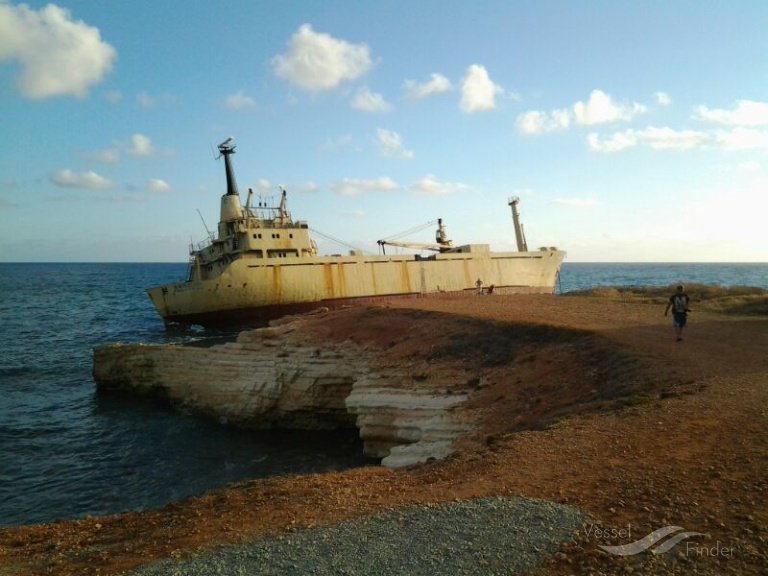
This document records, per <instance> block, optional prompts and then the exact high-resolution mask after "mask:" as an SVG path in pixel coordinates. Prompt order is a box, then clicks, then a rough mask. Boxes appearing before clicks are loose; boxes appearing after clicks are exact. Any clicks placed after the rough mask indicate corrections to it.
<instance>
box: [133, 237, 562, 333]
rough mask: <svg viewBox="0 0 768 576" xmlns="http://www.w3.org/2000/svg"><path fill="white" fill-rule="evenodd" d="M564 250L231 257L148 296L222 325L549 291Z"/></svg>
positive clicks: (164, 309)
mask: <svg viewBox="0 0 768 576" xmlns="http://www.w3.org/2000/svg"><path fill="white" fill-rule="evenodd" d="M564 257H565V252H562V251H559V250H542V251H539V252H496V253H494V252H484V253H444V254H438V255H436V256H435V257H432V258H430V259H422V258H418V257H416V256H414V255H412V254H409V255H395V256H362V255H354V256H327V257H307V258H293V259H290V262H286V261H285V260H283V261H280V262H275V261H274V260H272V261H269V260H267V261H266V262H269V263H266V262H265V259H257V258H250V257H248V255H247V254H246V255H244V256H243V257H241V258H239V259H237V260H235V261H233V262H232V263H231V264H229V266H227V268H226V269H224V270H223V271H222V273H221V274H220V275H219V276H217V277H216V278H213V279H209V280H201V281H191V282H182V283H178V284H168V285H166V286H158V287H154V288H150V289H149V290H148V293H149V296H150V298H151V300H152V302H153V304H154V305H155V307H156V308H157V310H158V312H159V313H160V315H161V316H162V317H163V319H164V320H165V321H166V322H179V323H186V324H201V325H203V326H216V325H226V324H232V323H237V322H247V321H252V320H259V319H261V320H266V319H269V318H274V317H277V316H281V315H283V314H286V313H291V312H295V311H301V310H308V309H311V308H314V307H317V306H330V307H333V306H336V305H339V304H341V303H348V302H350V301H355V300H364V301H365V300H369V299H373V298H383V297H393V296H413V295H428V294H434V293H444V292H461V291H465V290H470V291H471V290H475V289H476V287H475V285H476V282H477V280H478V279H479V280H481V281H482V283H483V286H484V287H485V288H488V287H489V286H491V285H493V286H494V291H495V292H499V293H510V292H541V293H551V292H553V291H554V287H555V283H556V281H557V276H558V273H559V270H560V265H561V264H562V261H563V258H564Z"/></svg>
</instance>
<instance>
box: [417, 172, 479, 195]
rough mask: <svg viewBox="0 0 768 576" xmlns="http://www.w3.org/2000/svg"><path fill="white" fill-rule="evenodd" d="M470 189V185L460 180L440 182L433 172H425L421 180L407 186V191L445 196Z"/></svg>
mask: <svg viewBox="0 0 768 576" xmlns="http://www.w3.org/2000/svg"><path fill="white" fill-rule="evenodd" d="M467 190H470V187H469V186H467V185H466V184H462V183H460V182H440V181H439V180H438V179H437V177H436V176H435V175H434V174H427V175H426V176H424V177H423V178H422V179H421V180H419V181H417V182H414V183H413V184H411V185H410V186H408V192H411V193H412V194H421V195H425V196H446V195H448V194H455V193H456V192H464V191H467Z"/></svg>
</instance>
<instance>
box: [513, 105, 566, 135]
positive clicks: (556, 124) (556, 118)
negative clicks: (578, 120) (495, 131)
mask: <svg viewBox="0 0 768 576" xmlns="http://www.w3.org/2000/svg"><path fill="white" fill-rule="evenodd" d="M570 125H571V114H570V112H569V111H568V110H566V109H561V110H552V111H551V112H541V111H539V110H532V111H530V112H525V113H523V114H520V115H519V116H518V117H517V129H518V130H519V131H520V132H522V133H523V134H544V133H545V132H559V131H562V130H566V129H567V128H568V127H569V126H570Z"/></svg>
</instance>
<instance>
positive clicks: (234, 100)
mask: <svg viewBox="0 0 768 576" xmlns="http://www.w3.org/2000/svg"><path fill="white" fill-rule="evenodd" d="M255 105H256V101H255V100H254V99H253V98H251V97H250V96H246V94H245V92H243V91H242V90H238V91H237V92H236V93H235V94H231V95H229V96H227V97H226V99H225V100H224V106H226V107H227V108H229V109H230V110H244V109H245V108H253V107H254V106H255Z"/></svg>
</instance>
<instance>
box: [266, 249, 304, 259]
mask: <svg viewBox="0 0 768 576" xmlns="http://www.w3.org/2000/svg"><path fill="white" fill-rule="evenodd" d="M298 256H299V251H298V250H267V257H268V258H297V257H298Z"/></svg>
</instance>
